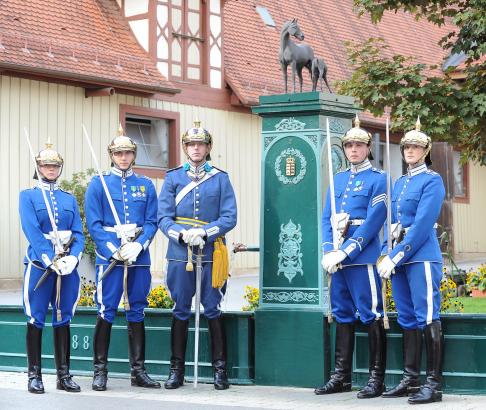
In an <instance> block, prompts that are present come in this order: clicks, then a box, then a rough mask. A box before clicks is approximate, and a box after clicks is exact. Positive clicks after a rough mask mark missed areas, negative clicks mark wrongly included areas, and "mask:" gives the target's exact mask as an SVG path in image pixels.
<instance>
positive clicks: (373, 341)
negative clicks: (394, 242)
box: [357, 319, 386, 399]
mask: <svg viewBox="0 0 486 410" xmlns="http://www.w3.org/2000/svg"><path fill="white" fill-rule="evenodd" d="M368 350H369V354H370V367H369V369H370V377H369V379H368V383H367V384H366V386H364V387H363V388H362V389H361V390H360V391H359V392H358V396H357V397H358V399H370V398H372V397H378V396H381V394H382V393H383V392H384V391H385V383H384V380H385V369H386V334H385V328H384V327H383V319H378V320H374V321H373V322H372V323H371V324H370V325H369V326H368Z"/></svg>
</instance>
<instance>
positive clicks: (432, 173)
mask: <svg viewBox="0 0 486 410" xmlns="http://www.w3.org/2000/svg"><path fill="white" fill-rule="evenodd" d="M425 172H426V173H427V174H430V175H439V174H438V173H437V172H435V171H434V170H432V169H428V170H427V171H425Z"/></svg>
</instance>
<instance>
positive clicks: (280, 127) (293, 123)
mask: <svg viewBox="0 0 486 410" xmlns="http://www.w3.org/2000/svg"><path fill="white" fill-rule="evenodd" d="M304 128H305V122H301V121H299V120H296V119H295V118H294V117H290V118H284V119H283V120H282V121H280V122H279V123H278V124H277V125H275V129H276V130H277V131H299V130H303V129H304Z"/></svg>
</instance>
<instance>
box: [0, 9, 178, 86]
mask: <svg viewBox="0 0 486 410" xmlns="http://www.w3.org/2000/svg"><path fill="white" fill-rule="evenodd" d="M1 69H4V70H8V71H14V72H19V71H20V72H26V73H29V74H38V75H41V76H47V77H55V78H60V79H65V80H74V81H76V82H80V83H87V84H94V85H97V86H99V85H102V86H114V87H118V88H122V89H129V90H135V91H142V92H150V93H154V92H169V93H175V92H178V91H179V90H177V89H176V88H175V87H174V86H173V85H172V84H171V83H170V82H169V81H167V80H166V79H165V78H164V77H163V76H162V75H161V74H160V73H159V71H158V70H157V68H156V67H155V64H154V63H153V61H152V60H151V59H150V57H149V56H148V54H147V53H146V52H145V50H143V49H142V47H141V46H140V45H139V44H138V43H137V41H136V39H135V38H134V36H133V34H132V32H131V31H130V28H129V26H128V24H127V22H126V21H125V19H124V18H123V17H122V15H121V12H120V10H119V8H118V5H117V4H116V2H115V1H114V0H83V1H79V0H2V1H0V70H1Z"/></svg>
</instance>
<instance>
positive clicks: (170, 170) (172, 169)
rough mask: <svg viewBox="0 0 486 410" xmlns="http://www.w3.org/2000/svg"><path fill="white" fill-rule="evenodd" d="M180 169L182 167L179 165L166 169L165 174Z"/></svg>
mask: <svg viewBox="0 0 486 410" xmlns="http://www.w3.org/2000/svg"><path fill="white" fill-rule="evenodd" d="M181 168H182V165H179V166H178V167H175V168H171V169H168V170H167V171H166V172H165V173H166V174H167V173H168V172H172V171H176V170H178V169H181Z"/></svg>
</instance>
